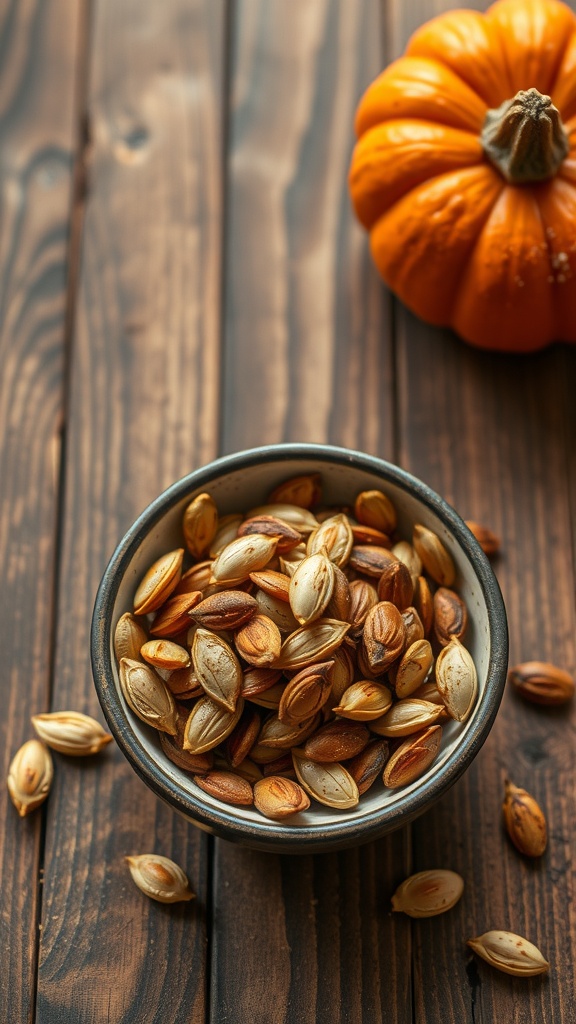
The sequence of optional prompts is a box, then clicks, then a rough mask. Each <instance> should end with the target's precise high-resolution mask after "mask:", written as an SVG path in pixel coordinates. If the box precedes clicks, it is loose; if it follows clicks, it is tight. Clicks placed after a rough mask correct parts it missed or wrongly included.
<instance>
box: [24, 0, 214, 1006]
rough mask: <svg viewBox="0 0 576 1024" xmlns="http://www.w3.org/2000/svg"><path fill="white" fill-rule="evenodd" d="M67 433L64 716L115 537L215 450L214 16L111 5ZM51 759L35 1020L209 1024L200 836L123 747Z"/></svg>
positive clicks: (86, 707)
mask: <svg viewBox="0 0 576 1024" xmlns="http://www.w3.org/2000/svg"><path fill="white" fill-rule="evenodd" d="M94 16H95V17H94V25H93V36H92V41H91V65H90V77H89V88H88V120H89V125H90V138H91V146H90V150H89V153H88V158H89V173H88V186H89V190H88V200H87V207H86V219H85V229H84V238H83V247H82V272H81V280H80V291H79V298H78V303H77V306H76V316H75V332H74V339H73V351H72V365H71V378H70V407H69V416H68V421H67V428H66V467H65V468H66V474H65V507H64V519H63V542H62V562H61V572H60V588H59V594H58V630H57V641H56V674H55V685H54V695H53V708H54V709H59V708H60V709H61V708H68V707H72V708H74V709H77V710H81V711H86V712H89V713H91V714H96V715H97V716H99V710H98V703H97V699H96V695H95V691H94V686H93V682H92V679H91V673H90V668H89V628H90V617H91V611H92V605H93V601H94V596H95V591H96V587H97V584H98V582H99V579H100V576H101V574H102V571H103V569H104V567H105V564H106V561H107V559H108V557H109V555H110V554H111V552H112V550H113V547H114V546H115V544H116V543H117V541H118V540H119V539H120V537H121V536H122V533H123V531H124V530H125V529H126V527H127V526H128V525H129V524H130V522H131V521H132V520H133V519H134V518H135V516H136V515H137V514H138V512H140V511H141V510H142V508H143V507H144V506H145V505H146V504H147V503H148V502H149V501H150V500H151V499H152V498H153V497H154V496H155V495H156V494H157V493H159V492H160V490H162V488H164V487H165V486H166V485H167V484H169V483H171V482H172V481H174V480H175V479H177V478H178V477H179V476H182V475H183V474H184V473H186V472H187V471H189V470H191V469H192V468H194V466H196V465H198V464H200V463H202V462H204V461H207V460H208V459H210V458H211V457H212V456H213V455H214V454H215V451H216V438H217V403H216V398H217V390H216V389H217V381H218V349H219V295H220V251H221V250H220V227H221V221H220V218H221V195H222V187H221V181H222V169H221V143H222V103H221V92H222V76H223V51H224V41H225V21H224V6H223V4H222V3H219V2H214V0H210V2H202V0H197V2H194V3H191V2H190V0H186V2H184V0H167V2H165V3H163V4H161V5H159V4H157V3H155V2H153V0H147V2H145V3H143V2H141V0H139V2H136V0H131V2H126V3H123V4H120V5H119V4H116V3H113V2H111V0H102V2H100V3H98V4H97V5H96V6H95V10H94ZM64 761H65V759H64V758H59V759H58V765H57V769H58V770H57V776H56V784H55V788H54V793H53V794H52V797H53V799H52V800H51V804H50V808H49V814H48V821H47V839H46V862H45V897H44V903H43V933H42V948H41V962H40V970H39V990H38V1021H39V1022H40V1024H48V1022H50V1024H51V1022H56V1021H62V1020H64V1019H66V1020H73V1021H74V1022H75V1024H81V1022H82V1024H88V1022H90V1024H95V1022H101V1021H106V1022H117V1021H120V1020H121V1021H122V1022H124V1024H127V1022H130V1021H132V1022H134V1024H136V1022H138V1024H145V1022H152V1021H160V1020H162V1021H163V1022H166V1021H170V1022H184V1021H185V1022H186V1024H196V1022H199V1021H204V1018H205V977H206V975H205V956H206V915H207V912H208V911H207V907H206V891H207V884H206V876H207V870H208V862H207V845H208V843H207V840H206V838H205V837H203V836H201V834H200V833H199V832H198V831H197V830H195V829H194V828H193V827H192V826H191V825H189V824H187V823H186V822H184V821H183V820H182V819H180V818H179V817H178V816H177V815H175V814H174V813H172V812H171V811H170V810H168V808H166V807H165V806H164V805H162V804H160V803H159V802H158V801H157V800H156V799H155V798H154V797H153V796H152V794H151V793H150V791H149V790H148V789H147V788H146V787H145V786H144V784H143V783H142V782H140V781H139V780H137V779H136V777H135V776H134V774H133V773H132V771H131V769H130V768H129V767H128V764H127V762H125V760H124V759H123V757H122V756H121V754H120V752H119V751H118V750H117V749H110V747H108V748H106V751H105V752H104V753H103V754H102V755H101V756H100V757H99V758H97V759H93V760H91V761H90V762H89V763H88V764H84V763H70V762H69V761H68V762H66V763H64ZM148 851H155V852H158V853H162V854H165V855H167V856H170V857H172V858H173V859H174V860H176V861H177V862H178V863H180V864H181V865H182V867H183V868H184V869H185V870H186V872H187V874H188V875H189V878H190V881H191V884H192V887H193V888H194V890H195V891H196V892H197V894H198V898H197V899H196V900H195V901H193V902H192V903H189V904H183V905H181V906H180V905H178V906H174V907H165V906H163V905H161V904H157V903H153V902H152V901H150V900H147V899H146V898H145V897H144V896H143V895H142V894H141V893H140V892H139V891H138V890H137V889H136V887H135V886H134V884H133V883H132V881H131V879H130V876H129V874H128V871H127V868H126V865H125V864H124V862H123V857H124V856H125V855H126V854H133V853H143V852H148Z"/></svg>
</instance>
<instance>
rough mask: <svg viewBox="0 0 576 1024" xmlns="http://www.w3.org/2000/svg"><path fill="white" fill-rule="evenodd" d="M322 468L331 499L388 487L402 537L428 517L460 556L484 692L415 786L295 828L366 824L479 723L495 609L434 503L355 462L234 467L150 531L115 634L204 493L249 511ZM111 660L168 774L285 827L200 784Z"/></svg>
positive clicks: (254, 818)
mask: <svg viewBox="0 0 576 1024" xmlns="http://www.w3.org/2000/svg"><path fill="white" fill-rule="evenodd" d="M316 471H320V473H321V474H322V480H323V495H322V501H323V503H326V504H352V502H353V499H354V497H355V496H356V494H357V493H358V492H359V491H362V490H369V489H380V490H383V491H384V492H385V493H386V494H387V495H388V496H389V497H390V499H391V500H392V501H393V502H394V505H395V506H396V509H397V512H398V533H399V534H400V535H401V536H402V538H404V539H406V540H410V538H411V536H412V527H413V525H414V524H415V523H421V524H423V525H424V526H427V527H429V528H430V529H431V530H434V532H435V533H437V534H438V536H439V537H440V539H441V540H442V542H443V544H444V545H445V546H446V548H447V549H448V551H449V552H450V554H451V555H452V558H453V559H454V563H455V565H456V569H457V580H456V583H455V589H456V590H457V591H458V593H459V594H460V595H461V597H462V598H463V599H464V601H465V602H466V605H467V607H468V619H469V621H468V628H467V632H466V636H465V638H464V643H465V646H466V647H467V648H468V650H469V651H470V653H471V654H472V657H473V659H474V662H475V664H476V669H477V672H478V687H479V696H478V700H477V701H476V704H475V707H474V710H473V711H472V713H471V715H470V717H469V718H468V720H467V721H466V722H465V723H463V724H462V723H458V722H453V721H451V722H449V723H447V724H446V725H444V727H443V738H442V746H441V751H440V755H439V757H438V758H437V759H436V761H435V762H434V764H433V765H432V766H431V767H430V768H429V770H428V772H426V773H425V774H424V775H422V776H421V777H420V778H419V779H417V780H415V781H414V782H413V783H412V784H411V785H409V786H404V787H402V788H401V789H397V790H390V789H385V788H384V787H383V785H382V783H381V782H380V783H379V782H378V780H377V781H376V782H375V783H374V784H373V786H372V787H371V788H370V790H368V792H367V793H365V794H364V795H363V796H362V797H361V799H360V803H359V804H358V806H357V807H355V808H353V809H352V810H349V811H335V810H333V809H331V808H329V807H324V806H322V805H320V804H317V803H313V805H312V806H311V808H310V810H308V811H306V812H304V813H302V814H299V815H296V816H294V817H293V818H289V819H287V821H285V822H283V825H284V826H285V825H293V826H294V828H295V829H297V828H298V826H299V825H306V826H309V827H313V826H315V825H325V824H328V823H338V822H342V821H343V820H346V821H350V820H351V819H358V821H359V823H360V822H361V820H362V818H363V817H364V816H366V815H367V814H369V813H373V812H374V811H375V810H377V809H379V808H382V807H384V806H390V805H393V804H394V803H395V802H397V801H398V800H399V799H400V798H404V797H405V796H406V795H407V794H409V793H411V792H413V791H414V790H415V789H417V788H418V787H420V786H421V785H422V784H423V783H424V782H425V781H426V780H427V779H429V778H431V777H432V776H434V775H435V774H436V772H438V770H439V768H440V767H441V765H442V764H443V763H444V762H445V761H446V760H447V759H448V757H449V756H450V754H451V753H452V752H453V751H454V749H455V748H456V747H457V746H458V745H459V744H460V743H462V741H463V739H464V737H465V736H466V734H467V733H468V731H469V730H470V729H471V728H472V727H473V724H474V721H475V718H476V716H477V714H478V711H479V707H480V702H481V699H482V694H483V692H484V689H485V686H486V678H487V673H488V664H489V654H490V642H489V623H488V610H487V607H486V602H485V599H484V596H483V593H482V589H481V587H480V585H479V582H478V580H477V577H476V574H475V571H474V568H473V565H472V563H471V562H470V560H469V559H468V557H467V555H466V554H465V552H464V551H463V550H462V548H461V547H460V546H459V544H458V543H457V542H456V541H455V539H454V537H453V536H452V534H451V533H450V531H449V530H448V529H447V528H446V526H445V525H444V523H443V522H442V521H441V520H440V519H439V518H438V517H437V515H436V514H435V513H434V512H433V511H432V510H431V509H430V508H429V507H428V505H426V504H425V503H423V502H421V501H420V500H419V499H418V498H416V497H414V496H413V495H412V494H410V493H407V492H406V491H405V490H403V488H401V487H399V486H396V485H395V484H392V483H389V482H388V481H387V480H383V479H382V477H380V476H378V475H376V474H374V473H371V472H367V471H366V470H365V469H363V468H359V467H357V466H355V465H339V464H337V463H333V462H326V463H324V462H319V460H317V459H294V460H291V461H287V462H286V461H284V462H281V463H279V462H271V463H268V464H261V465H254V466H249V467H247V468H242V469H237V470H236V471H233V472H230V473H227V474H226V475H225V476H223V477H221V478H220V479H215V480H214V481H213V482H212V483H211V484H210V485H209V486H202V487H200V488H197V489H196V490H194V491H191V492H190V493H189V494H188V495H187V496H186V498H184V499H183V500H182V501H180V502H179V504H177V505H176V506H174V507H173V508H172V509H171V510H170V511H169V512H168V513H167V514H166V516H165V517H164V519H163V520H162V521H161V522H160V523H159V524H157V525H156V526H155V527H154V528H153V529H152V530H151V531H150V533H149V534H148V536H147V537H146V538H145V539H144V541H143V542H142V543H141V545H140V546H139V548H138V550H137V551H136V552H135V554H134V557H133V558H132V560H131V562H130V565H129V566H128V568H127V570H126V572H125V575H124V577H123V579H122V582H121V584H120V587H119V590H118V594H117V597H116V602H115V605H114V613H113V622H112V631H111V636H112V637H113V635H114V629H115V626H116V623H117V621H118V619H119V618H120V616H121V615H122V614H123V613H124V612H126V611H131V610H132V608H133V597H134V593H135V590H136V587H137V585H138V583H139V581H140V579H141V578H142V576H143V575H144V573H145V572H146V570H147V569H148V567H149V566H150V565H151V564H152V563H153V562H154V561H155V560H156V559H157V558H159V557H160V555H162V554H164V553H165V552H167V551H170V550H172V549H174V548H177V547H182V546H183V538H182V533H181V519H182V513H183V511H184V509H185V507H186V505H187V504H188V503H189V502H190V501H191V500H192V498H194V497H195V495H196V494H199V493H201V492H202V491H208V492H209V493H210V494H211V495H212V497H213V498H214V500H215V501H216V503H217V506H218V509H219V512H220V514H221V515H225V514H226V513H229V512H237V511H240V512H246V511H248V510H249V509H250V508H252V507H254V506H256V505H259V504H263V503H264V502H265V501H266V499H267V496H268V494H269V492H270V491H271V490H272V488H273V487H275V486H276V485H277V484H279V483H281V482H282V481H283V480H286V479H288V478H289V477H291V476H296V475H299V474H301V473H310V472H316ZM111 661H112V664H113V666H114V679H115V683H116V687H117V690H118V694H119V697H120V700H121V702H122V704H123V706H124V708H125V711H126V717H127V719H128V721H129V722H130V725H131V728H132V730H133V732H134V733H135V735H136V736H137V738H138V740H139V742H140V743H141V745H142V746H143V747H144V748H145V749H146V751H147V753H148V754H149V756H150V758H151V759H152V760H153V761H155V762H156V764H157V765H158V766H159V767H160V768H161V770H162V771H163V772H164V773H165V775H166V776H168V777H169V778H170V779H171V780H172V781H173V782H175V783H177V784H178V785H179V786H180V787H181V788H182V790H183V791H184V792H186V793H189V794H190V795H192V796H193V797H194V798H195V799H197V800H200V801H201V802H203V803H204V804H206V805H207V806H209V807H211V808H212V809H213V810H216V811H218V810H219V811H222V810H223V809H225V810H226V812H227V813H228V814H232V815H233V816H234V817H236V818H238V819H243V820H245V821H246V822H251V823H254V822H257V823H258V825H259V826H260V827H261V828H262V827H265V826H266V825H269V828H270V830H271V831H274V830H275V829H276V827H277V826H276V825H275V823H274V822H271V821H270V822H268V820H267V819H266V818H264V817H263V816H262V815H261V814H259V813H258V812H257V811H256V810H254V809H251V808H243V807H231V806H229V805H226V807H225V808H224V807H223V805H222V804H220V803H219V802H218V801H216V800H214V799H213V798H212V797H211V796H209V795H208V794H207V793H204V792H203V791H202V790H200V789H199V788H198V787H197V786H196V785H195V784H194V781H193V779H192V777H191V776H190V775H189V774H187V773H186V772H184V771H182V770H181V769H179V768H178V767H177V766H176V765H175V764H173V763H172V761H170V760H169V759H168V758H167V757H166V756H165V755H164V753H163V751H162V749H161V747H160V743H159V741H158V736H157V733H156V732H155V730H153V729H151V728H149V727H147V726H146V725H145V724H144V723H143V722H141V721H140V720H139V719H138V718H136V716H135V715H134V714H133V713H132V711H131V710H130V708H129V707H128V706H127V705H126V703H125V701H124V698H123V696H122V691H121V689H120V684H119V680H118V672H117V668H116V662H115V658H114V652H113V650H112V649H111ZM279 753H280V752H279Z"/></svg>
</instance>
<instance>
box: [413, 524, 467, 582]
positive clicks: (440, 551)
mask: <svg viewBox="0 0 576 1024" xmlns="http://www.w3.org/2000/svg"><path fill="white" fill-rule="evenodd" d="M412 544H413V545H414V548H415V550H416V552H417V553H418V554H419V555H420V558H421V559H422V564H423V566H424V568H425V569H426V572H427V573H428V574H429V575H430V576H431V577H432V579H433V580H434V581H435V582H436V583H439V584H440V586H442V587H451V586H452V584H453V583H454V580H455V579H456V569H455V567H454V562H453V561H452V557H451V555H449V554H448V552H447V550H446V548H445V547H444V545H443V543H442V541H441V540H440V538H439V537H438V535H437V534H435V533H434V531H433V530H429V529H428V528H427V527H426V526H422V525H421V524H420V523H417V524H416V526H415V527H414V532H413V534H412Z"/></svg>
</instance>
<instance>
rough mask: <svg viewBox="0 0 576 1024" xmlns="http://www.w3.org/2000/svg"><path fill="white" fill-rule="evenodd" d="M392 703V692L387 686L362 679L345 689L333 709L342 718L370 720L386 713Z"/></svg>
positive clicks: (358, 720) (359, 720)
mask: <svg viewBox="0 0 576 1024" xmlns="http://www.w3.org/2000/svg"><path fill="white" fill-rule="evenodd" d="M391 704H392V694H391V693H390V690H389V689H388V688H387V687H386V686H383V685H382V684H381V683H375V682H373V681H372V680H368V679H360V680H359V681H358V682H356V683H352V686H349V687H348V689H347V690H345V691H344V693H343V694H342V697H341V699H340V703H339V705H338V706H337V707H335V708H332V710H333V711H334V712H335V714H337V715H340V716H341V717H342V718H350V719H352V720H353V721H357V722H369V721H372V720H373V719H375V718H380V717H381V716H382V715H384V714H385V712H386V711H387V710H388V708H389V707H390V705H391Z"/></svg>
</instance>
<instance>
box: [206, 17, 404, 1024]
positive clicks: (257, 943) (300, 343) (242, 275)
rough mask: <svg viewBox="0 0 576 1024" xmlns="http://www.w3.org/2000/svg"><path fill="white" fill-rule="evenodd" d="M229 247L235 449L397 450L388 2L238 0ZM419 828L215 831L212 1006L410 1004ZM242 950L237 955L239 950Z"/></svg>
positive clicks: (318, 1014) (253, 1010) (230, 432)
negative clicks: (378, 86)
mask: <svg viewBox="0 0 576 1024" xmlns="http://www.w3.org/2000/svg"><path fill="white" fill-rule="evenodd" d="M235 28H236V32H235V36H234V51H233V52H234V64H233V66H234V77H233V82H232V100H233V102H232V112H231V120H230V184H229V190H228V211H229V234H228V236H227V249H226V293H225V296H226V303H225V317H226V319H225V339H226V347H225V354H224V366H225V378H224V386H225V389H226V390H225V396H224V408H223V424H224V427H223V445H224V448H225V449H226V450H232V449H235V448H243V447H249V446H251V445H257V444H263V443H268V442H277V441H282V440H303V439H305V440H307V441H310V440H312V441H327V440H329V441H330V442H332V443H339V444H343V445H345V446H350V447H358V448H363V449H366V450H369V451H373V452H377V453H379V454H381V455H386V454H388V455H391V454H392V451H393V403H392V400H391V382H392V368H391V359H390V345H389V308H388V305H387V303H386V298H385V296H384V295H383V293H382V290H381V288H380V285H379V284H378V282H377V281H376V278H375V275H374V272H373V270H372V269H371V267H370V266H369V262H368V258H367V248H366V243H365V239H364V238H363V237H362V233H361V231H360V230H359V228H358V226H357V225H356V224H355V223H354V219H353V217H352V214H351V210H350V204H349V200H348V196H347V189H346V175H347V168H348V161H349V157H350V153H351V149H352V144H353V133H352V124H353V115H354V108H355V104H356V102H357V100H358V98H359V96H360V95H361V93H362V91H363V89H364V88H365V86H366V84H367V82H368V80H369V79H370V77H371V76H372V75H373V74H375V73H376V72H377V70H378V69H379V67H380V63H381V43H380V26H379V18H378V12H377V5H376V4H375V3H372V2H371V0H364V2H362V3H358V4H350V3H348V2H347V0H339V2H317V3H315V4H309V3H307V2H305V0H297V2H293V3H291V4H290V5H287V4H284V3H282V2H281V0H279V2H277V3H273V4H270V3H269V2H267V0H243V2H241V3H240V4H238V5H237V15H236V23H235ZM407 844H408V833H407V832H401V833H399V834H397V835H395V836H392V837H390V839H388V840H385V841H382V842H380V843H376V844H370V845H369V846H367V847H364V848H361V849H358V850H351V851H347V852H345V853H342V854H339V855H338V854H332V855H326V856H314V857H298V858H294V857H278V856H273V855H271V854H262V853H255V852H252V851H249V850H241V849H238V848H236V847H235V846H232V845H230V844H228V843H224V842H217V843H216V859H215V867H214V899H215V918H214V940H213V941H214V962H213V970H212V981H211V994H212V1006H211V1019H212V1020H213V1021H215V1022H216V1021H218V1024H225V1022H226V1024H240V1022H244V1021H250V1022H253V1024H269V1022H270V1021H285V1022H286V1024H313V1022H314V1024H334V1022H338V1021H347V1022H350V1024H352V1022H355V1024H356V1022H360V1021H366V1022H368V1021H369V1022H370V1024H372V1022H374V1024H376V1022H379V1021H382V1020H384V1019H386V1020H390V1019H391V1018H390V1016H389V1008H390V1005H392V1006H394V1007H395V1011H394V1012H395V1013H396V1016H395V1017H394V1020H397V1021H398V1022H404V1021H406V1022H407V1021H409V1020H411V996H410V974H409V970H408V971H405V970H403V969H402V970H399V971H398V972H395V971H394V970H391V969H390V965H391V963H401V964H409V961H410V954H409V929H408V928H407V927H406V926H405V923H404V922H401V923H400V924H399V925H397V926H396V927H393V926H392V919H391V915H389V914H387V913H384V914H381V913H380V912H379V910H375V908H381V907H382V906H386V907H387V906H388V900H389V897H390V893H391V891H392V890H393V888H394V885H395V883H396V882H397V881H399V880H400V878H401V877H402V875H403V873H404V872H405V871H406V868H407ZM233 950H235V951H241V952H240V953H239V954H237V953H235V954H234V955H231V951H233Z"/></svg>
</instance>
